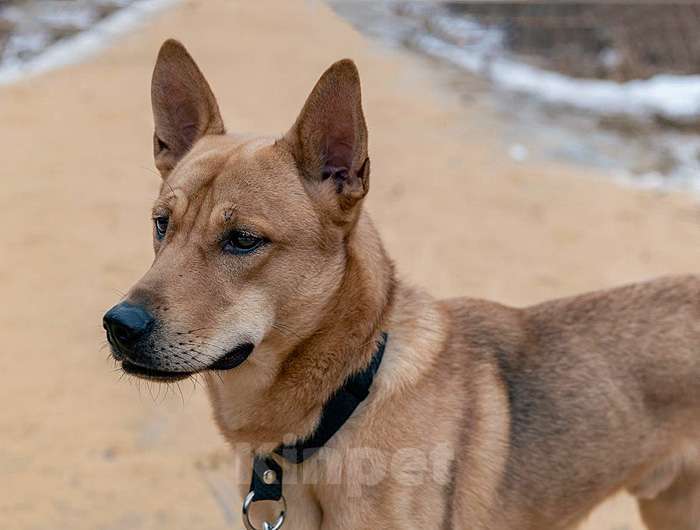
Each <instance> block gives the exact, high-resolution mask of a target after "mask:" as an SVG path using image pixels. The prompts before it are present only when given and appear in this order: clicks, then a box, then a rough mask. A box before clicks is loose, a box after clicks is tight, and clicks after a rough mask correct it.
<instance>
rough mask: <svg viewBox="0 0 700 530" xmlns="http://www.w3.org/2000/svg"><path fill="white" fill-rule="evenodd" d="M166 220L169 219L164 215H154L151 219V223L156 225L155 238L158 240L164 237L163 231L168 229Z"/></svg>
mask: <svg viewBox="0 0 700 530" xmlns="http://www.w3.org/2000/svg"><path fill="white" fill-rule="evenodd" d="M168 221H170V219H169V218H168V217H166V216H161V217H156V218H155V219H153V224H154V225H155V227H156V238H157V239H158V241H160V240H161V239H163V238H164V237H165V232H167V231H168Z"/></svg>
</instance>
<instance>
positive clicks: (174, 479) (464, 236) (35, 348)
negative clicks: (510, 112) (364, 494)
mask: <svg viewBox="0 0 700 530" xmlns="http://www.w3.org/2000/svg"><path fill="white" fill-rule="evenodd" d="M170 36H176V37H178V38H180V39H182V40H183V41H184V42H186V43H187V45H188V46H189V47H190V48H191V51H192V52H193V54H194V55H195V57H196V58H197V59H198V60H199V62H200V64H201V66H202V67H203V68H204V70H205V71H206V72H207V74H208V76H209V78H210V79H211V82H212V84H213V86H214V88H215V91H216V92H217V95H218V97H219V100H220V103H221V106H222V108H223V110H224V116H225V117H226V119H227V124H228V127H229V129H230V130H241V131H261V132H262V131H265V132H273V131H280V132H281V131H284V130H286V128H287V127H288V126H289V125H290V124H291V122H292V120H293V119H294V117H295V115H296V113H297V111H298V109H299V108H300V105H301V104H302V102H303V100H304V98H305V96H306V94H307V92H308V91H309V90H310V88H311V86H312V85H313V83H314V82H315V80H316V78H317V76H318V75H319V74H320V73H321V72H322V70H323V69H324V68H325V67H326V66H327V65H328V64H330V63H331V62H332V61H334V60H336V59H338V58H340V57H343V56H350V57H353V58H355V59H356V61H357V62H358V64H359V66H360V69H361V72H362V75H363V81H364V94H365V102H366V109H367V119H368V122H369V125H370V131H371V152H372V168H373V190H372V192H371V194H370V199H369V205H368V206H369V208H370V210H371V211H372V212H373V214H374V217H375V219H376V221H377V224H378V225H379V227H381V232H382V234H383V236H384V239H385V242H386V244H387V246H388V247H389V249H390V251H391V253H392V254H393V255H394V256H395V258H396V260H397V262H398V264H399V269H400V271H401V272H402V274H403V276H404V277H405V278H407V279H409V280H410V281H413V282H417V283H420V284H423V285H426V286H428V287H429V288H430V290H431V291H432V292H433V293H435V294H436V295H440V296H447V295H458V294H464V295H473V296H483V297H489V298H493V299H496V300H500V301H503V302H507V303H513V304H529V303H533V302H537V301H540V300H543V299H546V298H549V297H554V296H560V295H566V294H571V293H575V292H579V291H583V290H588V289H595V288H599V287H605V286H611V285H615V284H618V283H624V282H629V281H634V280H640V279H644V278H648V277H651V276H655V275H658V274H663V273H672V272H688V271H697V270H698V268H699V267H698V263H700V216H699V211H700V210H698V208H697V205H696V204H695V203H693V202H692V201H691V200H689V199H684V198H682V197H678V196H660V195H654V194H649V193H643V192H639V191H632V190H629V189H622V188H619V187H616V186H615V185H613V184H610V183H609V182H607V181H605V180H604V179H601V178H599V177H598V176H596V175H592V174H583V173H581V172H579V171H577V170H574V169H572V168H569V167H556V166H554V165H546V164H527V163H526V164H516V163H514V162H511V161H510V160H509V159H508V158H507V157H506V156H505V155H504V148H503V144H502V142H501V136H500V134H501V129H500V128H501V123H500V122H499V120H498V119H496V118H495V117H494V116H492V115H490V114H489V113H488V112H485V111H484V109H483V108H480V107H479V106H477V105H474V104H472V105H470V104H467V105H464V104H463V103H462V102H460V101H458V100H457V98H456V97H454V96H453V95H452V94H451V92H450V91H449V90H448V89H447V86H446V84H445V83H443V82H442V80H441V77H440V74H438V73H437V71H436V70H435V69H434V67H433V66H432V65H430V64H428V63H426V62H422V61H421V60H420V59H417V58H415V57H412V56H408V55H404V54H402V53H397V52H388V51H385V50H382V49H380V48H379V47H378V45H376V44H374V43H371V42H369V41H367V40H366V39H365V38H364V37H361V36H360V35H358V34H357V33H356V32H355V31H354V30H352V29H351V28H350V27H349V25H348V24H346V23H345V22H343V21H342V20H339V19H338V18H337V17H335V16H334V15H333V14H332V13H331V12H330V11H329V10H328V9H327V8H326V7H325V6H324V5H323V4H321V3H320V2H309V1H302V0H294V1H292V0H285V1H284V2H279V3H276V4H274V5H272V4H271V3H267V4H266V5H265V6H262V5H261V3H259V2H242V1H241V2H234V1H231V0H229V1H224V0H207V1H206V2H204V1H199V2H188V3H185V4H184V5H182V6H181V7H178V8H177V9H174V10H172V11H170V12H168V13H166V14H164V15H161V16H160V17H159V18H158V19H157V20H155V21H153V23H152V24H150V25H149V26H148V27H146V28H145V29H142V30H139V31H137V32H136V33H133V34H131V35H129V36H127V37H125V38H123V39H122V40H120V41H119V42H118V43H117V44H116V45H115V46H114V47H113V48H112V49H111V50H110V51H109V52H107V53H105V54H103V55H101V56H100V57H98V58H96V59H94V60H92V61H90V62H89V63H86V64H83V65H80V66H76V67H70V68H67V69H64V70H61V71H57V72H54V73H51V74H48V75H45V76H43V77H41V78H37V79H33V80H31V81H28V82H25V83H23V84H20V85H15V86H12V87H9V88H4V89H2V91H0V123H2V126H1V127H0V145H2V157H0V160H2V162H0V163H1V164H2V165H1V166H0V167H1V168H2V171H1V172H0V173H1V176H0V178H1V179H2V180H1V183H2V185H1V187H0V226H2V227H3V229H2V230H1V231H0V249H1V251H0V252H1V256H2V257H1V259H0V293H1V296H2V304H0V337H2V353H1V354H0V355H2V357H1V360H2V370H1V371H0V403H2V407H1V408H0V491H1V492H2V494H1V495H0V527H1V528H3V529H8V530H22V529H51V530H58V529H66V530H82V529H101V530H121V529H123V530H126V529H129V530H140V529H155V528H158V529H166V528H167V529H169V530H177V529H183V530H184V529H187V530H190V529H193V528H194V529H198V530H207V529H222V528H239V516H238V510H239V501H238V499H237V498H236V496H235V494H234V493H233V490H232V485H231V482H230V480H231V478H230V477H231V476H232V473H231V469H230V461H229V458H228V456H227V455H228V452H227V449H226V446H225V444H224V442H223V441H222V439H221V437H220V436H219V435H218V434H217V432H216V431H215V429H214V426H213V424H212V421H211V420H210V410H209V406H208V404H207V402H206V397H205V395H204V392H203V390H202V389H201V388H199V389H197V388H192V387H190V386H187V385H186V386H185V387H184V388H183V396H181V395H180V394H178V393H176V392H171V393H169V394H168V395H164V393H163V391H162V390H161V389H160V388H159V387H152V388H150V389H149V388H148V387H146V386H144V385H141V386H140V387H139V386H137V384H136V383H135V382H131V381H128V380H120V378H119V374H118V373H114V372H113V370H112V364H111V363H110V362H109V361H108V360H106V356H107V351H106V349H105V348H104V339H103V335H102V330H101V325H100V319H101V315H102V312H103V310H105V309H106V308H108V307H109V306H111V305H112V304H113V303H114V302H115V301H116V300H117V299H118V298H119V296H120V293H122V292H123V291H124V290H125V289H127V288H128V286H130V285H131V283H132V282H133V281H134V280H135V279H137V278H138V277H139V275H140V274H142V273H143V272H144V271H145V269H146V268H147V266H148V265H149V263H150V260H151V241H150V239H151V229H150V221H149V208H150V202H151V200H152V198H153V197H154V194H155V191H156V188H157V185H158V177H157V176H156V174H155V173H154V172H153V170H152V160H151V126H152V125H151V116H150V108H149V79H150V73H151V68H152V64H153V60H154V57H155V53H156V51H157V49H158V46H159V44H160V42H161V41H162V40H163V39H164V38H166V37H170ZM292 509H293V507H292ZM585 528H586V529H587V530H593V529H596V530H623V529H639V528H641V526H640V524H639V522H638V518H637V515H636V510H635V508H634V505H633V503H632V502H631V500H630V499H628V498H626V497H618V498H617V499H614V500H613V501H611V502H610V503H608V504H607V505H606V506H604V507H603V508H601V509H600V510H599V511H598V512H596V514H594V516H593V517H592V518H591V520H590V522H589V523H588V524H587V526H586V527H585Z"/></svg>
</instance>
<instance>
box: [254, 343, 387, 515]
mask: <svg viewBox="0 0 700 530" xmlns="http://www.w3.org/2000/svg"><path fill="white" fill-rule="evenodd" d="M387 338H388V337H387V334H386V333H382V334H381V338H380V341H379V344H378V345H377V350H376V351H375V352H374V355H373V356H372V360H371V361H370V363H369V365H368V366H367V368H365V369H364V370H362V371H361V372H358V373H356V374H353V375H352V376H350V377H349V378H348V379H347V380H346V381H345V383H344V384H343V386H342V387H340V388H339V389H338V390H337V391H336V392H335V393H334V394H333V395H332V396H331V398H330V399H329V400H328V401H327V402H326V404H325V405H324V406H323V410H322V411H321V420H320V421H319V424H318V427H316V430H315V431H314V432H313V434H311V436H309V437H308V438H306V439H304V440H300V441H298V442H296V443H295V444H292V445H281V446H279V447H278V448H277V449H275V453H276V454H278V455H279V456H281V457H282V458H284V459H285V460H287V461H288V462H291V463H292V464H300V463H302V462H303V461H304V460H306V459H307V458H309V457H311V456H312V455H314V454H315V453H316V452H317V451H318V450H319V449H321V448H322V447H323V446H324V445H326V442H328V440H330V439H331V438H332V437H333V435H334V434H335V433H337V432H338V431H339V430H340V428H341V427H342V426H343V425H344V424H345V422H346V421H347V420H348V419H349V418H350V416H352V413H353V412H354V411H355V409H356V408H357V407H358V405H359V404H360V403H362V402H363V401H364V400H365V399H366V398H367V396H368V395H369V389H370V387H371V386H372V382H373V381H374V376H375V375H376V374H377V370H379V365H380V364H381V362H382V357H383V356H384V349H385V347H386V342H387ZM250 492H251V493H253V494H254V495H253V498H252V502H256V501H263V500H273V501H277V500H279V499H280V498H282V468H281V466H280V465H279V464H278V463H277V462H275V460H274V459H273V458H272V457H271V456H266V457H265V456H256V457H255V459H254V460H253V478H252V481H251V484H250ZM249 495H250V494H249Z"/></svg>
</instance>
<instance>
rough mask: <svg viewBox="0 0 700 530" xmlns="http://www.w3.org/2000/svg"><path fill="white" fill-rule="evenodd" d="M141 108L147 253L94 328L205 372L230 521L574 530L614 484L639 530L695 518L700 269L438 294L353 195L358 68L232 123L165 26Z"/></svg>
mask: <svg viewBox="0 0 700 530" xmlns="http://www.w3.org/2000/svg"><path fill="white" fill-rule="evenodd" d="M152 103H153V114H154V121H155V133H154V155H155V165H156V168H157V169H158V171H159V172H160V174H161V175H162V185H161V189H160V194H159V196H158V198H157V200H156V202H155V205H154V207H153V241H154V243H153V244H154V250H155V260H154V262H153V264H152V266H151V268H150V269H149V270H148V271H147V272H146V274H145V275H144V276H143V278H141V279H140V280H139V281H138V282H137V283H136V285H135V286H134V287H133V288H132V289H131V290H130V291H129V292H128V294H127V295H126V297H125V298H124V299H123V300H122V301H121V303H119V304H118V305H117V306H115V307H114V308H112V309H111V310H110V311H109V312H108V313H107V314H106V315H105V316H104V327H105V328H106V330H107V337H108V341H109V343H110V344H111V348H112V353H113V356H114V358H115V359H116V360H117V361H118V362H119V363H121V367H122V369H123V371H124V372H126V373H127V374H132V375H134V376H137V377H141V378H145V379H148V380H151V381H159V382H166V383H167V382H173V381H177V380H180V379H184V378H188V377H192V376H194V375H196V374H199V376H200V377H201V378H203V379H204V380H205V381H206V388H207V391H208V395H209V398H210V400H211V404H212V407H213V413H214V418H215V421H216V423H217V425H218V427H219V429H220V431H221V433H222V434H223V436H224V437H225V438H226V440H227V441H228V442H230V444H231V446H232V447H233V448H234V449H235V451H236V453H237V455H238V458H239V459H240V461H241V463H242V469H243V472H244V474H245V476H248V474H251V473H252V475H253V480H252V485H251V489H250V492H248V489H247V488H246V487H243V488H242V493H243V494H244V495H246V493H247V495H246V505H245V506H244V520H245V525H246V527H247V528H249V529H250V528H253V529H258V528H266V529H271V528H274V529H275V530H276V529H278V528H279V527H280V526H282V525H284V526H285V527H286V528H290V529H295V530H320V529H323V530H341V529H343V530H345V529H352V530H369V529H375V528H389V527H400V528H435V529H441V530H449V529H458V528H459V529H462V528H469V529H471V530H479V529H484V530H486V529H488V530H506V529H519V530H521V529H522V530H542V529H554V530H557V529H569V528H574V527H576V525H577V524H578V523H580V522H581V521H582V520H583V519H585V517H586V516H587V514H588V513H589V512H590V511H591V510H592V509H593V508H594V507H595V506H596V505H597V504H599V503H600V502H601V501H603V500H604V499H606V498H607V497H609V496H610V495H612V494H614V493H616V492H618V491H620V490H627V491H629V492H630V493H632V494H633V495H635V496H636V497H637V499H638V500H639V506H640V509H641V514H642V517H643V519H644V521H645V524H646V525H647V526H648V528H649V529H651V530H699V529H700V278H698V277H695V276H687V277H675V278H662V279H659V280H655V281H651V282H648V283H642V284H637V285H631V286H626V287H621V288H617V289H613V290H608V291H601V292H595V293H592V294H586V295H582V296H578V297H573V298H567V299H563V300H556V301H552V302H547V303H543V304H540V305H536V306H534V307H528V308H525V309H516V308H511V307H506V306H503V305H499V304H497V303H493V302H487V301H482V300H473V299H465V298H458V299H450V300H436V299H434V298H432V297H430V296H429V295H428V294H425V293H424V292H423V291H421V290H418V289H416V288H414V287H411V286H409V285H406V284H404V283H402V282H400V281H398V280H397V278H396V275H395V272H394V266H393V264H392V261H391V259H390V258H389V256H388V255H387V253H386V251H385V250H384V248H383V246H382V243H381V241H380V238H379V237H378V235H377V231H376V230H375V228H374V226H373V225H372V222H371V220H370V218H369V216H368V214H367V213H366V212H365V211H364V210H363V209H362V202H363V199H364V197H365V196H366V194H367V192H368V190H369V182H370V161H369V157H368V134H367V127H366V124H365V119H364V115H363V110H362V103H361V90H360V78H359V75H358V71H357V68H356V66H355V64H354V63H353V62H352V61H350V60H347V59H345V60H341V61H339V62H337V63H335V64H333V65H332V66H331V67H330V68H329V69H328V70H327V71H326V72H325V73H324V74H323V75H322V76H321V78H320V79H319V80H318V82H317V83H316V85H315V86H314V88H313V90H312V91H311V94H310V95H309V97H308V99H307V101H306V103H305V104H304V106H303V108H302V110H301V113H300V114H299V116H298V118H297V119H296V121H295V122H294V124H293V125H292V127H291V129H290V130H289V131H288V132H287V133H286V134H284V135H283V136H281V137H274V138H258V137H249V136H245V135H239V134H227V133H226V130H225V127H224V122H223V120H222V118H221V114H220V112H219V108H218V105H217V102H216V99H215V97H214V95H213V93H212V91H211V89H210V87H209V85H208V83H207V81H206V80H205V78H204V76H203V75H202V73H201V71H200V70H199V68H198V67H197V65H196V64H195V62H194V60H193V59H192V58H191V56H190V55H189V54H188V52H187V51H186V49H185V48H184V47H183V46H182V45H181V44H180V43H178V42H177V41H174V40H168V41H166V42H165V43H164V44H163V46H162V48H161V50H160V52H159V54H158V58H157V61H156V64H155V69H154V72H153V79H152ZM358 389H359V391H358ZM348 399H350V401H351V402H352V403H350V405H348V404H347V403H346V401H347V400H348ZM310 440H315V441H316V442H318V443H317V445H318V447H313V446H312V443H311V442H310ZM280 448H282V450H280ZM289 448H291V449H292V450H302V451H307V450H309V451H307V452H308V454H304V455H302V457H298V454H297V457H296V458H289V457H288V455H287V457H285V451H286V450H287V449H289ZM258 464H259V465H260V466H262V467H261V468H260V470H259V471H260V472H258V471H256V467H255V466H257V465H258ZM283 476H284V477H287V479H285V482H282V477H283ZM289 477H292V479H289ZM241 480H242V482H245V479H243V478H242V479H241ZM243 486H247V484H243ZM265 488H272V492H271V493H270V491H269V490H266V489H265ZM256 501H259V502H256Z"/></svg>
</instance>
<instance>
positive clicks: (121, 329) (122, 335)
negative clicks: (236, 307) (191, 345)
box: [102, 302, 254, 382]
mask: <svg viewBox="0 0 700 530" xmlns="http://www.w3.org/2000/svg"><path fill="white" fill-rule="evenodd" d="M102 325H103V326H104V328H105V331H106V332H107V341H108V342H109V344H110V346H111V347H112V355H113V356H114V358H115V359H116V360H117V361H120V362H121V365H122V369H123V370H124V371H125V372H126V373H128V374H130V375H135V376H138V377H142V378H145V379H150V380H152V381H163V382H167V381H177V380H180V379H185V378H187V377H190V376H191V375H194V374H196V373H198V372H201V371H204V370H230V369H232V368H235V367H237V366H238V365H239V364H241V363H243V362H244V361H245V360H246V359H247V358H248V356H250V354H251V353H252V351H253V349H254V345H253V344H252V343H250V342H244V343H242V344H239V345H238V346H236V347H235V348H233V349H232V350H230V351H228V352H226V353H225V354H224V355H222V356H220V357H218V358H217V359H214V360H213V362H211V363H210V364H209V365H207V366H197V367H194V366H191V365H188V363H187V362H183V358H182V356H177V358H176V362H174V363H173V364H174V366H169V364H170V363H166V365H168V366H164V365H163V363H162V362H158V360H157V359H155V358H153V356H152V355H153V354H152V353H151V354H149V353H148V352H149V351H150V350H151V349H152V348H153V343H154V340H153V338H154V337H151V335H152V333H153V332H154V329H155V328H156V319H155V318H154V317H153V315H151V313H150V312H148V310H146V309H145V308H144V307H143V306H140V305H136V304H131V303H129V302H122V303H120V304H117V305H116V306H114V307H113V308H112V309H110V310H109V311H107V313H106V314H105V316H104V317H103V319H102ZM155 342H157V341H155ZM156 357H157V356H156Z"/></svg>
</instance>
